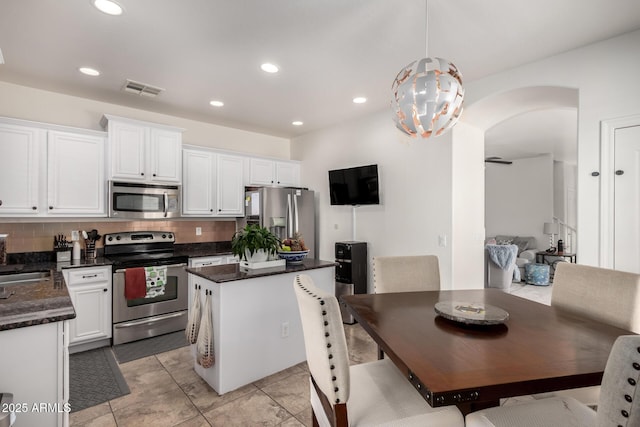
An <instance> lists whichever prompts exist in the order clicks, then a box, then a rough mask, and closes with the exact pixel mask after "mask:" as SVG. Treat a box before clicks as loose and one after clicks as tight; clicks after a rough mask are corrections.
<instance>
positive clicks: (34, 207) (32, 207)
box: [0, 202, 38, 211]
mask: <svg viewBox="0 0 640 427" xmlns="http://www.w3.org/2000/svg"><path fill="white" fill-rule="evenodd" d="M1 204H2V203H1V202H0V205H1ZM31 209H33V210H34V211H37V210H38V207H37V206H31Z"/></svg>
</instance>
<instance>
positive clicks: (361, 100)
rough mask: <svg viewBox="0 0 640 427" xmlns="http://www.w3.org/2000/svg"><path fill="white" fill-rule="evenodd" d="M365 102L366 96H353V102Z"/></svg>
mask: <svg viewBox="0 0 640 427" xmlns="http://www.w3.org/2000/svg"><path fill="white" fill-rule="evenodd" d="M365 102H367V98H365V97H364V96H356V97H355V98H353V103H354V104H364V103H365Z"/></svg>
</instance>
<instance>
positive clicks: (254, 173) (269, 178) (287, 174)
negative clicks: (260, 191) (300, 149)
mask: <svg viewBox="0 0 640 427" xmlns="http://www.w3.org/2000/svg"><path fill="white" fill-rule="evenodd" d="M249 181H250V183H251V184H252V185H269V186H279V187H298V186H299V185H300V164H299V163H297V162H281V161H277V160H269V159H260V158H252V159H251V160H250V170H249Z"/></svg>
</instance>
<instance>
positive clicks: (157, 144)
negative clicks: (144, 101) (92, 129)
mask: <svg viewBox="0 0 640 427" xmlns="http://www.w3.org/2000/svg"><path fill="white" fill-rule="evenodd" d="M101 123H102V124H103V126H104V125H105V124H106V125H107V130H108V132H109V159H110V162H111V167H110V176H109V179H114V180H124V181H134V182H135V181H139V182H171V183H175V182H181V180H182V129H180V128H174V127H170V126H163V125H157V124H154V123H149V122H142V121H138V120H132V119H127V118H124V117H116V116H104V117H103V120H102V122H101Z"/></svg>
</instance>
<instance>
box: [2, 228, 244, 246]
mask: <svg viewBox="0 0 640 427" xmlns="http://www.w3.org/2000/svg"><path fill="white" fill-rule="evenodd" d="M196 227H200V228H201V229H202V235H200V236H196ZM92 229H96V230H98V233H100V235H101V236H104V235H105V234H107V233H117V232H121V231H167V232H172V233H173V234H175V236H176V243H179V244H181V243H205V242H224V241H229V240H231V237H232V236H233V233H235V231H236V222H235V220H229V221H207V220H200V221H197V220H194V221H182V220H181V221H128V222H121V221H117V222H114V221H109V222H107V221H103V222H100V221H96V222H85V221H83V222H36V223H22V222H16V223H2V222H0V233H1V234H8V235H9V236H8V237H7V252H8V253H21V252H41V251H52V250H53V237H54V236H56V235H58V234H63V235H65V236H67V239H68V240H71V230H85V231H89V230H92ZM102 246H103V245H102V239H100V241H99V242H97V243H96V247H97V248H101V247H102ZM83 247H84V245H83Z"/></svg>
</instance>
